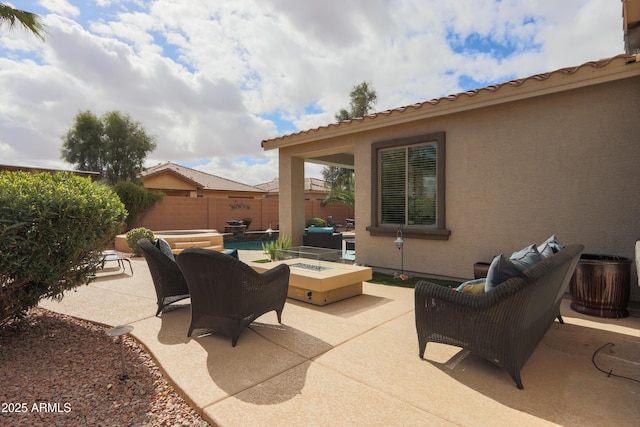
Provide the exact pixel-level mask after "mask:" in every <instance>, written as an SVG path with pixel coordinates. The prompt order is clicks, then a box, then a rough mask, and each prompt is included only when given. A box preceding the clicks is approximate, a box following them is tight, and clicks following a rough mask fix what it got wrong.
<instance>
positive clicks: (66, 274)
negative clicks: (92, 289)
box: [0, 171, 126, 324]
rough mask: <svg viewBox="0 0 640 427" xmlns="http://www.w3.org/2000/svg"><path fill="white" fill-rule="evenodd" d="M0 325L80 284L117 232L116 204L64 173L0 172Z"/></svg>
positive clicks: (111, 196)
mask: <svg viewBox="0 0 640 427" xmlns="http://www.w3.org/2000/svg"><path fill="white" fill-rule="evenodd" d="M0 188H1V189H2V191H0V324H4V323H5V322H8V321H9V320H11V319H16V318H20V317H23V316H24V314H25V312H26V311H27V310H28V309H29V308H31V307H33V306H35V305H37V304H38V301H40V300H41V299H42V298H56V299H61V298H62V297H63V294H64V291H66V290H69V289H73V288H75V287H77V286H79V285H82V284H85V283H88V282H89V281H90V280H91V278H92V277H93V276H94V274H95V272H96V270H97V269H98V267H99V266H101V265H102V259H101V256H100V255H101V251H102V250H104V249H105V248H107V247H108V246H109V245H110V244H112V243H113V239H114V238H115V236H116V235H117V234H118V233H119V232H121V230H122V226H123V221H124V218H125V216H126V210H125V208H124V205H123V204H122V202H121V201H120V199H119V198H118V196H117V195H116V194H115V193H113V192H112V191H111V190H110V189H109V188H107V187H106V186H103V185H100V184H98V183H95V182H93V181H91V179H89V178H83V177H79V176H76V175H73V174H71V173H56V174H50V173H38V174H31V173H27V172H7V171H5V172H0Z"/></svg>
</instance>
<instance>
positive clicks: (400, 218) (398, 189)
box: [379, 142, 438, 226]
mask: <svg viewBox="0 0 640 427" xmlns="http://www.w3.org/2000/svg"><path fill="white" fill-rule="evenodd" d="M437 150H438V148H437V144H436V143H433V142H430V143H424V144H416V145H412V146H407V147H399V148H388V149H382V150H380V151H379V158H380V165H379V170H380V191H379V193H380V195H381V196H382V197H380V210H379V212H380V220H379V223H380V224H381V225H394V224H395V225H399V224H403V225H426V226H434V225H435V223H436V203H437V200H436V195H437V192H436V179H437Z"/></svg>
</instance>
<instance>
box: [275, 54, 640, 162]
mask: <svg viewBox="0 0 640 427" xmlns="http://www.w3.org/2000/svg"><path fill="white" fill-rule="evenodd" d="M629 63H640V54H638V55H627V54H621V55H617V56H614V57H612V58H606V59H601V60H598V61H591V62H587V63H585V64H582V65H579V66H577V67H567V68H561V69H559V70H555V71H551V72H548V73H542V74H535V75H533V76H529V77H525V78H521V79H515V80H511V81H508V82H505V83H500V84H496V85H491V86H487V87H484V88H480V89H474V90H469V91H466V92H461V93H457V94H454V95H448V96H443V97H440V98H436V99H432V100H430V101H424V102H419V103H416V104H413V105H406V106H403V107H398V108H394V109H391V110H386V111H381V112H377V113H373V114H369V115H367V116H364V117H356V118H353V119H351V120H343V121H341V122H339V123H330V124H328V125H325V126H320V127H317V128H313V129H308V130H302V131H299V132H295V133H290V134H286V135H282V136H278V137H275V138H271V139H267V140H264V141H262V147H263V148H264V149H265V150H269V149H275V148H279V147H283V146H288V145H290V144H298V143H300V142H306V141H311V140H318V139H323V138H330V137H333V136H336V135H344V134H349V133H355V132H360V131H362V130H366V129H373V128H379V127H383V126H391V125H395V124H401V123H405V122H408V121H412V120H417V119H421V118H426V117H435V116H441V115H445V114H451V113H455V112H460V111H464V110H468V109H472V108H480V107H486V106H491V105H496V104H500V103H503V102H509V101H514V100H517V99H523V98H527V97H532V96H538V95H543V94H548V93H552V92H554V91H561V90H567V89H572V88H578V87H583V86H588V85H593V84H597V83H603V82H606V81H608V80H614V79H617V78H621V77H620V76H621V75H624V74H625V72H626V73H633V70H624V69H623V68H622V67H620V65H625V64H629ZM609 67H610V68H609ZM608 68H609V69H610V70H611V71H610V72H609V73H607V72H606V71H608V70H606V69H608ZM600 70H602V71H601V72H600V73H598V74H600V75H595V74H596V73H595V72H596V71H600ZM578 75H580V77H581V78H578ZM629 75H631V74H629Z"/></svg>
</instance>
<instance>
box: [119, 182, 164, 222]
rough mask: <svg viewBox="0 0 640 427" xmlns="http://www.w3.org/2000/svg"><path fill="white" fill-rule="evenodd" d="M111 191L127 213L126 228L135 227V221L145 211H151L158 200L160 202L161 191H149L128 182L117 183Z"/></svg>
mask: <svg viewBox="0 0 640 427" xmlns="http://www.w3.org/2000/svg"><path fill="white" fill-rule="evenodd" d="M113 190H114V191H115V192H116V193H117V194H118V197H120V200H121V201H122V203H124V206H125V208H126V209H127V212H129V215H128V216H127V227H132V226H133V225H135V223H136V221H137V220H138V219H139V218H140V216H142V214H144V213H145V212H146V211H148V210H149V209H151V208H152V207H153V205H155V204H156V202H158V201H159V200H162V198H163V197H164V193H163V192H162V191H151V190H147V189H146V188H144V187H142V186H140V185H137V184H135V183H133V182H130V181H119V182H117V183H116V184H115V185H114V186H113Z"/></svg>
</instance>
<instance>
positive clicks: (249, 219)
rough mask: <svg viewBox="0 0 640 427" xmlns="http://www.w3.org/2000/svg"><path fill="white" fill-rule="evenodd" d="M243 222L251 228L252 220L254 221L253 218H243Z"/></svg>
mask: <svg viewBox="0 0 640 427" xmlns="http://www.w3.org/2000/svg"><path fill="white" fill-rule="evenodd" d="M242 222H243V223H244V225H246V226H247V230H249V226H250V225H251V222H253V218H249V217H247V218H242Z"/></svg>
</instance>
